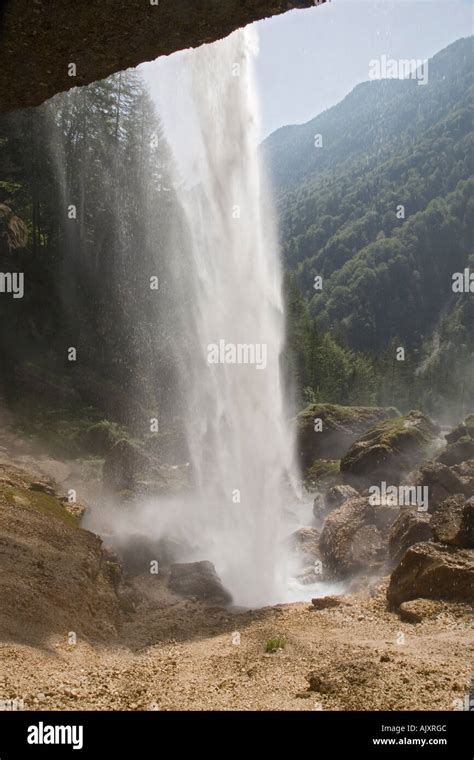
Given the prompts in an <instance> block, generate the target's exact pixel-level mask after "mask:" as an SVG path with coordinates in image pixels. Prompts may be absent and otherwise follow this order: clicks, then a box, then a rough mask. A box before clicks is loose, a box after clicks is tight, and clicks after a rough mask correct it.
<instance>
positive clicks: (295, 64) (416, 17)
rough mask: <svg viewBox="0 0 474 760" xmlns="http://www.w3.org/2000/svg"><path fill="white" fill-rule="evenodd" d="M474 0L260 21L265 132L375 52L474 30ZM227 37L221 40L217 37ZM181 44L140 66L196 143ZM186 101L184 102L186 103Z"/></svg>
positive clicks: (299, 112)
mask: <svg viewBox="0 0 474 760" xmlns="http://www.w3.org/2000/svg"><path fill="white" fill-rule="evenodd" d="M473 2H474V0H330V2H327V3H326V4H325V5H321V6H318V7H314V8H309V9H303V10H293V11H289V12H287V13H284V14H281V15H280V16H274V17H272V18H270V19H267V20H264V21H259V22H256V23H255V24H254V25H253V26H255V27H256V28H257V30H258V36H259V53H258V55H257V57H256V59H255V72H256V79H257V87H258V96H259V102H260V128H259V132H258V139H259V140H262V139H264V138H265V137H266V136H267V135H268V134H270V133H271V132H273V131H274V130H276V129H278V128H279V127H281V126H284V125H287V124H299V123H303V122H306V121H309V120H310V119H312V118H314V117H315V116H317V115H318V114H320V113H321V112H322V111H324V110H326V109H327V108H329V107H331V106H333V105H335V104H336V103H339V102H340V101H341V100H342V99H343V98H344V97H345V96H346V95H347V94H348V93H349V92H350V91H351V90H352V89H353V88H354V87H355V86H356V85H357V84H359V83H360V82H363V81H366V80H368V79H369V62H370V60H371V59H375V58H380V57H381V56H382V55H386V56H388V57H389V58H395V59H418V60H420V61H423V60H424V59H426V58H430V57H432V56H433V55H434V54H435V53H437V52H438V51H439V50H442V49H443V48H445V47H446V46H447V45H449V44H450V43H451V42H454V41H455V40H457V39H459V38H460V37H466V36H468V35H470V34H472V33H473V7H474V6H473ZM215 44H219V43H215ZM186 54H187V53H186V52H178V53H175V54H173V55H171V56H167V57H162V58H159V59H157V61H155V62H152V63H149V64H143V65H142V66H140V67H139V69H140V70H141V72H142V74H143V75H144V77H145V79H146V80H147V82H148V84H149V87H150V90H151V93H152V95H153V97H154V99H155V101H156V102H157V105H158V111H159V113H160V115H161V117H162V118H163V121H164V123H165V128H166V131H167V133H168V134H173V135H174V136H175V137H176V141H177V143H178V144H179V145H180V146H181V152H182V153H183V157H182V158H183V161H184V160H185V159H186V153H187V152H188V151H191V150H192V147H191V143H192V139H190V133H191V132H192V125H190V124H189V121H190V119H189V118H188V119H187V118H186V113H185V111H186V110H187V109H186V107H185V106H183V104H182V103H183V99H182V97H181V93H180V82H181V81H182V72H181V68H180V66H181V64H182V60H183V56H185V55H186ZM178 101H180V103H179V104H178Z"/></svg>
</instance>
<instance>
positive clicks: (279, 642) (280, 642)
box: [265, 637, 286, 654]
mask: <svg viewBox="0 0 474 760" xmlns="http://www.w3.org/2000/svg"><path fill="white" fill-rule="evenodd" d="M285 647H286V639H285V638H284V637H278V638H276V639H268V641H267V643H266V644H265V652H266V653H267V654H275V652H278V650H279V649H284V648H285Z"/></svg>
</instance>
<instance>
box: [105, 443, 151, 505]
mask: <svg viewBox="0 0 474 760" xmlns="http://www.w3.org/2000/svg"><path fill="white" fill-rule="evenodd" d="M149 468H150V460H149V459H148V457H147V456H146V454H144V453H143V452H142V451H141V449H139V448H138V446H136V445H135V444H133V443H130V441H127V440H126V439H125V438H122V439H121V440H120V441H117V443H115V444H114V445H113V446H112V448H111V449H110V451H109V452H108V453H107V456H106V458H105V461H104V466H103V469H102V480H103V483H104V485H105V486H106V487H107V488H110V490H112V491H114V492H119V491H124V490H133V488H134V487H135V485H136V483H137V481H139V480H140V478H141V477H143V476H144V475H145V474H146V473H147V472H148V470H149Z"/></svg>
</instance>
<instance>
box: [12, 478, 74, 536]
mask: <svg viewBox="0 0 474 760" xmlns="http://www.w3.org/2000/svg"><path fill="white" fill-rule="evenodd" d="M0 498H4V499H5V501H6V502H7V503H8V504H11V505H12V506H14V507H15V506H21V507H24V508H25V509H34V510H36V511H37V512H40V513H41V514H42V515H44V516H45V517H48V518H54V519H56V520H60V521H61V522H63V523H64V524H65V525H68V526H69V527H70V528H77V527H78V525H79V523H78V520H77V518H76V517H74V515H71V514H70V512H68V511H67V509H66V508H65V506H64V505H63V504H62V503H61V502H60V501H58V499H56V498H55V497H54V496H50V495H49V494H47V493H43V492H42V491H30V489H28V488H18V487H13V486H5V487H3V488H1V490H0Z"/></svg>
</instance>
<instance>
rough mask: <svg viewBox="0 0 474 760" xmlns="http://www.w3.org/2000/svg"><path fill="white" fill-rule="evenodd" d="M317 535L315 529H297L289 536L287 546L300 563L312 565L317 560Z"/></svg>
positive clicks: (317, 532)
mask: <svg viewBox="0 0 474 760" xmlns="http://www.w3.org/2000/svg"><path fill="white" fill-rule="evenodd" d="M319 535H320V534H319V531H318V530H316V528H299V529H298V530H296V531H295V532H294V533H292V534H291V536H290V538H289V540H288V546H289V548H290V550H291V551H292V552H294V553H295V554H297V555H298V557H299V558H300V560H301V562H302V563H304V564H306V565H308V564H314V562H316V560H318V559H319Z"/></svg>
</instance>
